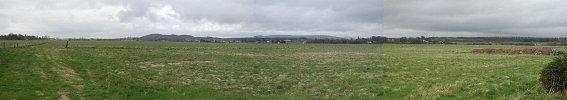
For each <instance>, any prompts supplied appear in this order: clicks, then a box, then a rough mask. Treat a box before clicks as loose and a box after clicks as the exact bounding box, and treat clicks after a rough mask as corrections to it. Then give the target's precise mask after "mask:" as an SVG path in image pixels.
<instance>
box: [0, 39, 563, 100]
mask: <svg viewBox="0 0 567 100" xmlns="http://www.w3.org/2000/svg"><path fill="white" fill-rule="evenodd" d="M3 42H8V43H24V42H25V43H26V44H37V43H44V42H47V43H46V44H42V45H38V46H31V47H26V48H1V49H0V56H1V57H0V72H1V73H0V98H7V99H45V98H47V99H56V98H59V99H61V98H65V99H66V98H69V99H80V98H83V99H103V98H107V99H181V98H183V99H187V98H188V99H386V100H392V99H562V98H565V95H564V94H548V93H545V92H544V91H543V90H542V89H541V87H540V86H539V84H538V81H537V79H538V77H539V72H540V70H541V69H542V68H543V66H544V65H545V64H546V63H548V62H550V61H551V60H552V59H553V57H552V56H547V55H507V54H473V53H470V52H471V51H472V49H477V48H512V49H520V48H532V47H534V46H506V45H427V44H421V45H411V44H407V45H406V44H385V45H353V44H245V43H235V44H230V43H188V42H124V41H72V42H71V43H70V45H69V47H70V48H64V41H3ZM552 48H555V49H559V50H565V48H566V47H560V46H555V47H552Z"/></svg>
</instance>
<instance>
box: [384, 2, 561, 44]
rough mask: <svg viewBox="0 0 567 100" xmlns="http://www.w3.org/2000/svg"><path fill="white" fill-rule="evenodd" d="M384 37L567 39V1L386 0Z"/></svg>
mask: <svg viewBox="0 0 567 100" xmlns="http://www.w3.org/2000/svg"><path fill="white" fill-rule="evenodd" d="M384 33H385V35H386V36H389V37H401V36H411V37H415V36H422V35H423V36H529V37H557V36H561V37H565V36H567V0H386V1H384Z"/></svg>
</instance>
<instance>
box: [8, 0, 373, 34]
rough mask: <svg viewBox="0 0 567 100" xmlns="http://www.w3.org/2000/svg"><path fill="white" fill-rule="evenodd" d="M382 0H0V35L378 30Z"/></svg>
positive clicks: (336, 32)
mask: <svg viewBox="0 0 567 100" xmlns="http://www.w3.org/2000/svg"><path fill="white" fill-rule="evenodd" d="M383 8H384V7H383V1H382V0H0V34H6V33H22V34H30V35H49V36H55V37H94V38H117V37H128V36H143V35H147V34H151V33H162V34H187V35H195V36H217V37H243V36H254V35H276V34H294V35H333V36H341V37H358V36H361V37H367V36H376V35H383V34H382V32H383V30H382V22H383V21H382V19H383V16H382V15H383V12H382V11H383Z"/></svg>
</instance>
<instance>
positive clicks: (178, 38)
mask: <svg viewBox="0 0 567 100" xmlns="http://www.w3.org/2000/svg"><path fill="white" fill-rule="evenodd" d="M140 39H142V40H147V41H160V40H174V41H186V40H193V39H195V37H193V36H191V35H173V34H172V35H162V34H149V35H146V36H142V37H140Z"/></svg>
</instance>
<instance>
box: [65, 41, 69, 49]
mask: <svg viewBox="0 0 567 100" xmlns="http://www.w3.org/2000/svg"><path fill="white" fill-rule="evenodd" d="M67 46H69V40H67V43H65V48H67Z"/></svg>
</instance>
